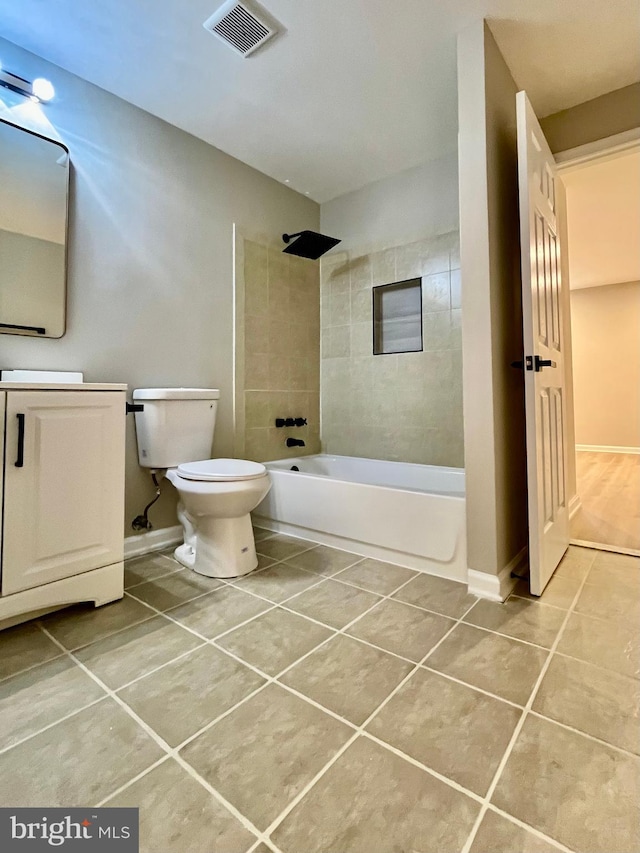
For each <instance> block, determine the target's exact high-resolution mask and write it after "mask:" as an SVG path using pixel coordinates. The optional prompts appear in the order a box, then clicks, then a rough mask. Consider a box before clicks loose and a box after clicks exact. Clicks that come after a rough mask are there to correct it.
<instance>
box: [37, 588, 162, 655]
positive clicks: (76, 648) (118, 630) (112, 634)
mask: <svg viewBox="0 0 640 853" xmlns="http://www.w3.org/2000/svg"><path fill="white" fill-rule="evenodd" d="M125 596H128V593H127V592H126V590H125ZM123 597H124V596H123ZM128 597H129V598H134V596H128ZM135 600H136V601H137V602H138V603H139V604H144V606H145V607H147V608H148V609H149V610H151V611H152V613H151V615H150V616H144V617H143V618H142V619H136V620H135V622H131V623H130V624H128V625H125V626H124V627H123V628H116V630H115V631H110V632H109V633H108V634H103V635H102V636H101V637H99V638H98V639H97V640H92V641H91V642H90V643H82V645H80V646H74V647H73V648H72V649H67V647H66V646H65V645H64V644H63V643H62V641H59V640H57V639H56V638H55V637H54V635H53V633H50V632H49V629H48V628H47V627H46V626H45V625H44V623H43V621H42V617H41V618H39V619H38V620H37V624H38V627H39V628H40V630H41V631H43V632H44V633H45V634H46V636H47V637H49V639H51V638H53V639H54V640H55V642H56V645H58V643H59V644H60V647H61V648H63V649H64V650H65V652H79V651H80V650H81V649H86V648H87V647H88V646H92V645H93V644H94V643H99V642H101V641H102V640H106V639H108V638H109V637H115V636H116V634H121V633H122V632H123V631H128V630H129V628H135V627H137V626H138V625H142V624H143V623H144V622H148V621H149V620H150V619H153V617H154V615H160V616H162V615H164V614H162V613H160V611H158V610H155V608H152V607H149V605H148V604H147V603H146V601H142V600H141V599H139V598H136V599H135ZM119 601H122V598H120V599H118V600H117V601H110V602H109V604H117V603H118V602H119ZM109 604H105V605H101V606H104V607H108V606H109ZM95 610H98V608H95ZM91 612H94V611H91Z"/></svg>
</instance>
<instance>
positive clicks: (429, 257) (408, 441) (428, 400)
mask: <svg viewBox="0 0 640 853" xmlns="http://www.w3.org/2000/svg"><path fill="white" fill-rule="evenodd" d="M417 277H421V278H422V323H423V351H422V352H411V353H400V354H389V355H386V354H385V355H373V317H372V302H373V296H372V288H373V287H374V286H376V285H380V284H391V283H392V282H395V281H404V280H406V279H411V278H417ZM320 292H321V314H322V316H321V328H322V343H321V352H322V381H321V389H322V390H321V408H322V448H323V451H324V452H326V453H335V454H343V455H347V456H364V457H370V458H374V459H390V460H399V461H403V462H419V463H424V464H431V465H450V466H455V467H463V465H464V453H463V422H462V359H461V311H460V261H459V235H458V232H457V231H456V232H451V233H448V234H444V235H439V236H437V237H432V238H429V239H424V240H419V241H416V242H413V243H408V244H405V245H400V246H393V247H391V248H385V249H382V250H380V251H372V252H369V253H367V254H363V253H358V252H343V253H341V254H337V255H329V256H328V257H327V258H326V259H324V260H323V261H322V262H321V288H320Z"/></svg>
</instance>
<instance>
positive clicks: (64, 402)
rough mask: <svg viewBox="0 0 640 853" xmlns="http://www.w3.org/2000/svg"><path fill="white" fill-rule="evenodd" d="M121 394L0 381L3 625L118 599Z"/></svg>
mask: <svg viewBox="0 0 640 853" xmlns="http://www.w3.org/2000/svg"><path fill="white" fill-rule="evenodd" d="M7 386H11V387H7ZM125 388H126V386H118V385H115V386H112V385H105V386H99V385H69V386H66V387H58V388H56V387H47V388H44V387H42V388H37V387H28V386H22V387H21V386H20V384H19V383H4V382H0V412H1V411H2V410H4V417H3V422H4V431H3V444H4V448H3V453H2V458H3V461H4V465H3V468H4V471H3V476H2V518H3V524H2V580H1V583H0V593H1V594H0V626H2V625H3V623H4V624H5V625H6V624H11V623H12V622H16V621H20V620H19V619H18V618H16V617H19V616H20V614H25V613H28V614H30V615H35V614H36V613H37V612H40V613H41V612H44V611H45V610H52V609H55V608H56V607H63V606H65V605H67V604H70V603H73V602H74V601H86V600H92V601H94V602H95V603H96V604H104V603H106V602H107V601H111V600H114V599H115V598H119V597H121V596H122V586H123V581H122V576H123V548H124V537H123V515H124V459H125V445H124V437H125V402H126V399H125ZM2 389H5V390H2ZM102 389H104V390H102ZM24 618H27V617H24ZM7 620H9V621H7Z"/></svg>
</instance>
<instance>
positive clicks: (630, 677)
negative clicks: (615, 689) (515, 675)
mask: <svg viewBox="0 0 640 853" xmlns="http://www.w3.org/2000/svg"><path fill="white" fill-rule="evenodd" d="M576 613H577V611H574V613H573V614H572V615H574V614H576ZM581 615H582V614H580V613H578V616H581ZM555 655H557V656H558V657H561V658H567V660H571V661H574V662H575V663H582V664H585V665H586V666H592V667H594V669H599V670H600V671H601V672H608V673H611V674H612V675H617V676H619V677H620V678H626V679H628V680H629V681H633V682H638V681H640V675H627V674H626V673H624V672H620V671H619V670H617V669H611V667H608V666H602V664H600V663H594V661H591V660H586V658H579V657H576V656H575V654H573V655H572V654H569V652H566V651H563V652H560V651H558V650H557V649H556V651H555Z"/></svg>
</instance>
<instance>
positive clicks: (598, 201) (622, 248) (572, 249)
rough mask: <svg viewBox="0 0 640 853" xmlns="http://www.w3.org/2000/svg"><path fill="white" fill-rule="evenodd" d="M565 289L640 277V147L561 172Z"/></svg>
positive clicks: (638, 278)
mask: <svg viewBox="0 0 640 853" xmlns="http://www.w3.org/2000/svg"><path fill="white" fill-rule="evenodd" d="M562 181H563V183H564V185H565V188H566V195H567V214H568V229H569V267H570V270H571V288H572V290H576V289H577V288H579V287H600V286H601V285H605V284H617V283H618V282H621V281H637V280H640V149H638V150H631V151H625V152H620V153H618V154H616V155H615V156H612V157H602V158H598V159H597V160H596V161H595V162H592V163H586V164H580V165H579V166H577V167H574V168H567V169H564V170H563V171H562Z"/></svg>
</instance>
